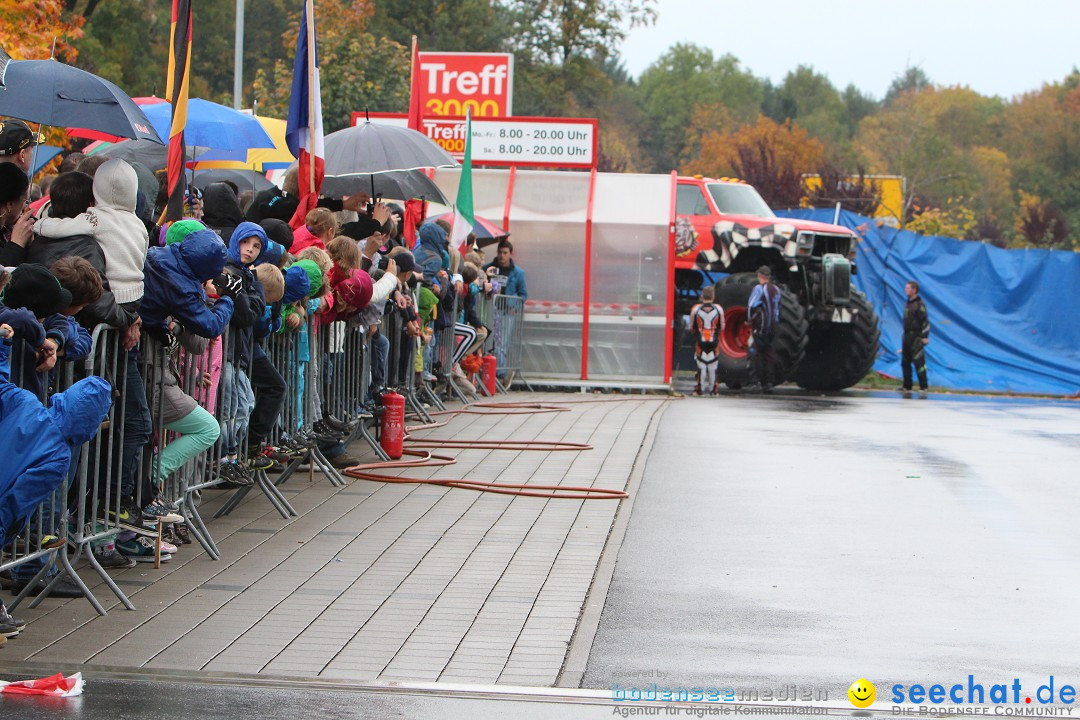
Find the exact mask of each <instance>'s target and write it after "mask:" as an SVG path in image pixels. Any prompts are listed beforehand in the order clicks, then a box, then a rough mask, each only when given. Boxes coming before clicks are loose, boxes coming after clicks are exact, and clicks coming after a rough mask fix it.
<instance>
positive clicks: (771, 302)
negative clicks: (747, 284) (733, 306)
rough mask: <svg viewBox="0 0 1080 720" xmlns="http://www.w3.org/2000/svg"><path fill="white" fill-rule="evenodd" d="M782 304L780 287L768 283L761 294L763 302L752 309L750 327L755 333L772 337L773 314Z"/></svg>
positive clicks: (764, 336)
mask: <svg viewBox="0 0 1080 720" xmlns="http://www.w3.org/2000/svg"><path fill="white" fill-rule="evenodd" d="M779 305H780V288H778V287H776V286H775V285H773V284H772V283H766V284H765V285H764V289H763V292H762V295H761V302H760V303H758V304H757V305H755V306H754V307H753V309H752V310H751V311H750V328H751V329H752V330H753V333H754V335H758V336H760V337H763V338H771V337H772V334H773V326H774V325H775V323H774V321H773V316H774V315H776V314H777V312H776V311H777V310H778V309H779Z"/></svg>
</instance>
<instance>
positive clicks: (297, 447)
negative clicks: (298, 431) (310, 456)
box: [277, 437, 308, 458]
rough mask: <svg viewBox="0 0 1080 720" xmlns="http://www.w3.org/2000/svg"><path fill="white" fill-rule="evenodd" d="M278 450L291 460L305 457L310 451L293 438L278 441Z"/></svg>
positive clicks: (283, 438)
mask: <svg viewBox="0 0 1080 720" xmlns="http://www.w3.org/2000/svg"><path fill="white" fill-rule="evenodd" d="M277 448H278V450H279V451H280V452H281V454H283V455H288V456H289V457H290V458H298V457H304V455H307V451H308V449H307V448H306V447H304V446H303V445H302V444H300V443H299V441H297V440H293V439H292V438H286V437H282V438H281V439H280V440H278V444H277Z"/></svg>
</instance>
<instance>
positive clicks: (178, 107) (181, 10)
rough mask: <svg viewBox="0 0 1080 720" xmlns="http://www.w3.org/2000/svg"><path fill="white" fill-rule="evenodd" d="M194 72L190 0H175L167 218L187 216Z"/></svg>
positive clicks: (171, 53)
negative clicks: (188, 130) (190, 100)
mask: <svg viewBox="0 0 1080 720" xmlns="http://www.w3.org/2000/svg"><path fill="white" fill-rule="evenodd" d="M190 74H191V0H172V30H171V33H170V35H169V78H168V85H167V87H166V95H168V98H169V102H170V103H172V127H171V128H169V166H168V181H169V203H168V205H167V206H166V208H165V215H164V219H165V221H166V222H173V221H175V220H179V219H181V218H182V217H184V191H185V190H187V177H186V175H185V174H184V151H185V148H184V127H185V126H186V125H187V105H188V77H189V76H190Z"/></svg>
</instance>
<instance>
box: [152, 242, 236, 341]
mask: <svg viewBox="0 0 1080 720" xmlns="http://www.w3.org/2000/svg"><path fill="white" fill-rule="evenodd" d="M224 269H225V245H224V244H223V243H222V242H221V239H220V238H219V237H218V236H217V233H215V232H214V231H213V230H197V231H195V232H193V233H191V234H190V235H188V236H187V237H186V238H184V240H183V242H178V243H175V244H173V245H169V246H168V247H163V248H150V252H148V253H147V255H146V266H145V268H144V269H143V274H144V276H145V282H146V289H145V291H144V293H145V294H144V295H143V299H142V303H141V304H140V305H139V315H140V316H142V319H143V322H144V323H146V324H147V325H158V326H161V327H165V321H166V318H169V317H172V318H175V319H176V320H177V321H178V322H179V323H180V324H181V325H183V326H184V328H185V329H187V330H189V331H191V332H193V333H195V334H196V335H199V336H201V337H204V338H215V337H218V336H219V335H221V333H223V332H224V331H225V326H226V325H228V324H229V319H230V318H231V317H232V314H233V301H232V298H230V297H228V296H225V297H222V298H219V299H218V301H217V302H216V303H214V306H213V307H209V308H208V307H207V306H206V293H204V292H203V288H202V285H203V283H204V282H206V281H207V280H210V279H212V278H215V277H217V276H218V275H220V274H221V271H222V270H224Z"/></svg>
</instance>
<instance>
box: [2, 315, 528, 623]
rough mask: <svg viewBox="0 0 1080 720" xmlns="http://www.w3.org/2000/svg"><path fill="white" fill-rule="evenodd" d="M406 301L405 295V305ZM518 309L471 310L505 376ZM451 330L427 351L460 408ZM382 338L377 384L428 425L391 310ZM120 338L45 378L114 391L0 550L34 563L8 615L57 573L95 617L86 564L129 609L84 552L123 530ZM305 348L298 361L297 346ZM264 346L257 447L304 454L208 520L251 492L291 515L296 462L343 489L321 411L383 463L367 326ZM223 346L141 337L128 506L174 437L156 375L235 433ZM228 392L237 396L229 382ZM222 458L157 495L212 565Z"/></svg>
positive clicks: (278, 337) (168, 482)
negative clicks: (181, 345)
mask: <svg viewBox="0 0 1080 720" xmlns="http://www.w3.org/2000/svg"><path fill="white" fill-rule="evenodd" d="M415 301H416V296H415V295H414V303H415ZM514 301H516V304H515V302H514ZM522 307H523V305H522V303H521V301H520V298H507V297H505V296H503V298H496V299H495V300H493V301H490V300H489V301H486V302H485V303H484V304H483V305H482V307H481V318H482V319H483V320H484V322H485V324H487V325H488V327H491V328H492V329H493V330H496V328H499V329H501V330H502V337H501V338H500V336H499V333H498V332H493V336H494V338H493V339H492V340H491V341H490V342H494V343H495V348H496V351H499V350H500V348H501V352H502V353H503V357H504V358H507V359H508V360H509V362H508V363H506V364H505V366H504V369H505V370H507V371H513V372H516V373H518V374H520V341H521V322H520V320H521V310H522ZM458 308H459V298H457V297H455V298H454V305H453V309H454V316H453V318H452V320H454V321H456V320H457V315H458ZM515 323H516V327H515ZM453 325H454V323H453V322H451V323H450V326H449V327H448V328H446V329H445V330H443V331H442V332H441V333H440V334H441V335H442V337H440V338H439V343H438V346H437V348H436V352H437V353H438V354H439V357H440V359H441V363H440V370H441V372H440V374H441V376H442V377H443V379H445V380H446V382H447V386H448V388H449V391H450V392H453V393H454V394H455V395H456V396H457V397H458V399H461V400H462V401H463V402H465V401H467V400H466V398H465V397H464V393H462V392H461V391H460V388H458V387H457V384H456V383H455V382H454V381H453V377H452V361H451V358H452V356H453V349H454V327H453ZM382 332H383V334H384V335H385V337H386V338H387V339H388V340H389V346H390V353H389V358H388V362H387V367H386V368H385V383H384V384H385V386H386V387H387V388H395V389H397V390H399V391H400V392H401V393H402V394H403V395H404V396H405V398H406V401H407V403H408V405H409V407H410V409H411V410H412V412H413V413H415V414H416V415H417V416H419V417H420V418H421V419H422V420H423V421H425V422H430V421H431V417H430V416H429V415H428V413H427V412H426V410H425V404H424V402H423V401H422V400H423V399H426V400H428V401H430V402H431V403H432V404H433V405H435V406H436V407H439V408H440V409H441V408H443V407H444V406H443V405H442V403H441V402H440V401H439V398H438V397H437V396H436V395H435V394H434V393H433V392H432V391H431V388H430V387H428V385H427V384H426V383H420V384H418V383H417V382H416V376H417V373H416V371H415V367H416V358H417V354H418V353H419V352H420V351H421V345H420V340H419V338H412V337H408V336H407V334H406V333H405V331H404V325H403V321H402V316H401V314H400V313H399V312H397V311H396V310H391V311H390V312H388V313H387V314H385V315H384V317H383V322H382ZM123 335H124V333H123V331H121V330H117V329H115V328H111V327H108V326H104V325H101V326H98V327H97V328H95V330H94V332H93V333H92V350H91V352H90V355H89V356H88V357H87V358H86V359H85V361H80V362H79V363H78V364H77V365H75V364H73V363H70V362H63V361H61V362H58V367H57V369H56V371H54V373H53V376H54V377H55V378H56V379H55V380H54V381H53V385H54V386H53V387H52V388H50V389H51V390H52V391H54V392H55V391H62V390H64V389H66V388H67V387H70V385H71V384H72V383H73V382H74V381H75V380H76V379H77V378H79V377H85V376H88V375H97V376H99V377H102V378H105V379H106V380H108V381H109V382H110V383H111V384H112V386H113V388H114V404H113V406H112V408H110V410H109V413H108V416H107V418H106V421H105V422H104V423H103V425H102V429H101V431H100V432H98V433H97V434H96V435H95V437H94V438H93V439H92V440H91V441H90V442H88V443H87V444H85V445H83V446H82V447H81V448H78V449H77V450H76V453H75V457H74V460H73V468H72V471H71V472H70V473H69V478H68V479H67V480H65V481H64V482H63V483H62V484H61V485H60V486H59V487H58V488H57V489H56V491H55V492H54V493H53V494H52V495H51V496H50V497H49V498H47V499H46V500H45V501H43V502H42V503H40V505H39V506H38V507H37V508H36V509H35V510H34V512H33V513H32V516H31V517H30V518H29V519H28V520H27V521H26V522H25V523H23V525H22V527H20V528H19V532H18V533H17V536H16V537H15V538H13V539H12V540H11V541H10V542H9V543H7V545H6V546H5V547H4V548H3V549H2V550H3V555H0V569H8V568H14V567H17V566H19V565H23V564H24V563H28V562H32V561H35V560H41V561H42V562H43V563H44V567H43V568H42V569H41V570H40V571H39V572H38V573H37V575H36V576H35V578H34V580H33V581H32V582H31V583H30V587H29V588H27V589H26V590H24V591H23V592H22V593H21V594H20V596H19V597H17V598H16V599H15V601H14V602H13V603H12V604H11V607H16V606H17V605H18V604H19V603H20V602H21V601H22V600H23V598H24V597H25V596H26V595H27V594H29V592H30V591H31V589H32V588H33V585H34V584H35V583H36V582H37V581H38V580H39V579H41V578H44V577H46V574H47V572H48V569H49V567H50V566H54V565H57V564H59V565H60V567H61V572H60V573H59V574H57V575H55V576H54V577H53V578H52V579H51V580H50V587H51V585H52V584H55V583H56V582H59V579H60V578H62V577H64V576H67V577H70V578H71V579H72V581H73V582H74V583H76V584H77V585H78V586H79V587H80V589H81V590H82V591H83V593H84V595H85V597H86V598H87V600H88V601H89V602H90V603H91V604H92V605H93V607H94V608H95V610H96V611H97V612H98V613H100V614H102V615H104V614H105V609H104V607H103V606H102V604H101V603H100V602H99V601H98V600H97V598H95V597H94V595H93V594H92V593H91V592H90V589H89V588H88V587H87V585H86V583H85V582H83V581H82V579H81V578H79V576H78V573H77V572H76V571H75V568H74V566H75V564H77V563H78V561H79V560H80V559H82V558H85V559H86V561H87V562H88V563H89V565H90V566H91V567H92V568H93V569H94V571H95V572H97V573H98V575H99V576H100V577H101V578H102V580H103V581H104V582H105V583H106V585H107V587H108V588H109V589H110V591H112V592H113V593H114V594H115V595H116V597H117V598H118V599H119V600H120V601H121V602H122V603H123V604H124V606H125V607H127V608H128V609H131V610H134V609H135V607H134V605H133V604H132V603H131V601H130V600H129V599H128V598H127V597H126V596H125V595H124V593H123V592H122V591H121V590H120V589H119V587H117V585H116V583H115V582H114V581H113V580H112V579H111V577H110V576H109V574H108V573H107V572H105V570H104V569H103V568H102V567H101V566H100V564H99V563H98V561H97V559H96V558H95V556H94V554H93V552H92V551H91V550H92V546H93V545H94V544H97V543H100V542H107V541H108V540H110V539H115V538H116V537H117V536H118V535H119V534H120V533H121V532H124V531H125V530H126V527H125V526H124V525H122V524H121V523H120V522H119V520H118V518H119V517H120V514H121V500H122V498H121V465H122V460H121V458H122V454H123V445H124V440H125V426H126V422H125V420H126V419H127V418H125V412H124V406H125V403H124V401H123V395H122V393H123V391H124V388H125V387H127V380H128V378H127V373H128V368H129V366H130V364H129V359H128V358H129V353H128V352H127V351H125V350H123V348H122V346H121V343H122V341H123ZM305 339H306V343H307V354H306V356H305V354H304V348H303V342H302V340H305ZM16 342H18V341H16ZM263 342H264V348H265V351H266V353H267V355H268V358H269V360H270V362H271V364H272V365H273V366H274V367H275V368H276V369H277V370H278V372H280V373H281V375H282V377H283V379H284V381H285V385H286V394H285V399H284V402H283V405H282V408H281V412H280V414H279V416H278V419H277V423H276V424H275V426H274V428H273V430H272V431H271V435H270V437H268V438H267V440H268V442H269V443H270V444H272V445H275V446H280V445H282V444H287V445H290V446H292V447H293V448H294V449H303V450H305V451H306V452H305V453H304V455H301V456H300V457H295V458H294V459H292V460H291V461H289V462H288V463H287V464H286V467H285V468H284V471H283V472H282V473H281V474H280V475H279V476H277V477H276V478H275V479H273V480H271V478H270V477H268V476H267V474H266V472H265V471H255V472H254V473H253V476H254V477H253V480H254V484H253V485H251V486H243V487H240V488H237V489H236V490H235V491H234V492H233V493H232V495H231V496H230V497H229V498H228V499H227V501H226V502H225V503H224V504H223V506H222V507H221V508H220V509H219V510H218V512H217V513H216V515H215V517H219V516H222V515H225V514H228V513H229V512H231V511H232V510H233V509H235V508H236V507H237V506H238V505H239V503H240V502H241V501H242V500H243V498H244V497H245V496H246V495H247V494H248V493H249V492H250V490H251V488H252V487H258V488H259V489H260V490H261V491H262V492H263V493H264V494H265V496H266V497H267V499H268V500H269V502H270V503H271V505H272V506H273V507H274V508H275V510H277V512H278V513H279V514H281V516H282V517H284V518H288V517H290V516H295V515H296V514H297V513H296V510H295V509H294V508H293V507H292V505H291V504H290V503H289V502H288V500H287V499H286V498H285V496H284V495H283V494H282V493H281V491H280V489H279V486H280V485H281V484H282V483H284V482H285V481H287V480H288V479H289V477H290V476H291V475H292V474H293V473H295V471H296V470H297V469H298V468H299V466H300V465H301V464H302V463H303V462H305V461H310V463H311V468H312V472H313V471H314V470H315V469H318V470H319V471H320V472H322V473H323V474H324V475H326V476H327V478H328V479H329V480H330V482H331V483H332V484H334V485H335V486H341V485H344V484H345V481H344V480H343V479H342V478H341V476H340V475H339V474H338V472H337V471H336V470H335V469H334V468H333V466H332V465H331V464H330V463H329V461H327V459H326V458H325V456H324V455H323V453H322V452H321V450H320V449H319V444H318V439H317V437H316V434H315V432H314V429H313V426H314V424H315V422H316V421H318V420H319V419H321V418H322V416H323V414H324V412H325V414H326V415H329V416H333V417H336V418H337V419H339V420H341V421H343V422H347V423H351V424H352V431H351V433H350V434H349V437H348V439H347V440H346V442H352V441H354V440H356V439H359V438H363V439H364V440H365V441H366V442H367V443H368V445H369V446H370V447H371V448H372V450H373V451H374V452H375V453H377V454H378V455H379V456H380V457H382V458H383V459H385V458H386V455H385V453H384V452H383V451H382V448H381V447H380V446H379V444H378V442H377V441H376V440H375V438H374V437H373V435H372V433H371V431H370V427H369V424H370V423H371V422H372V421H373V419H374V418H373V414H372V412H370V411H369V408H368V406H367V404H368V402H369V398H368V393H369V388H370V373H371V360H372V354H371V351H370V343H369V337H368V333H367V328H365V327H364V326H362V325H359V324H354V323H344V322H338V323H333V324H325V323H324V324H318V323H317V321H316V319H315V318H313V317H309V318H308V320H307V322H306V324H305V325H303V326H302V327H301V328H300V330H299V331H297V332H288V331H286V332H284V333H278V334H274V335H272V336H271V337H269V338H267V339H266V340H265V341H263ZM515 343H516V345H515ZM231 345H232V340H231V336H230V333H229V330H228V329H226V331H225V333H224V334H223V335H222V337H221V338H218V339H216V340H213V341H210V342H208V343H207V345H206V347H205V349H204V350H203V351H202V352H191V351H188V350H180V351H177V352H176V353H174V354H170V353H169V352H168V351H167V350H166V349H165V348H164V347H162V346H161V344H160V343H158V342H157V341H156V340H154V339H152V338H150V337H148V336H144V337H143V338H142V344H141V352H140V353H139V357H140V362H139V363H138V364H136V365H135V367H136V368H137V369H138V370H139V372H140V376H141V378H140V379H141V383H139V385H142V386H145V388H146V393H147V401H148V403H149V405H150V407H149V410H150V416H151V419H152V420H153V431H152V433H151V449H152V450H151V451H145V450H142V451H140V453H139V454H140V456H142V457H140V458H137V459H136V463H137V465H136V467H137V470H136V473H135V477H136V486H135V487H136V500H137V504H138V506H139V507H143V506H145V505H146V504H147V503H148V502H149V501H150V500H152V499H154V498H153V497H152V496H149V495H151V494H156V491H157V488H155V487H154V486H153V485H152V481H151V478H152V477H154V473H153V470H154V463H155V462H158V463H160V452H161V451H162V450H164V449H166V448H167V447H168V446H169V444H170V443H172V442H175V441H176V439H177V437H179V436H178V435H176V434H175V433H171V432H168V431H166V430H165V429H164V424H163V422H162V420H163V417H164V415H163V413H164V409H165V408H164V392H163V389H164V383H165V382H166V378H167V376H168V372H167V371H170V372H171V373H174V374H175V377H176V380H177V384H178V387H179V388H180V389H181V390H183V391H184V392H185V393H187V394H188V395H190V396H191V397H192V398H193V399H194V400H195V401H196V402H197V403H198V404H200V405H201V406H203V407H204V408H205V409H206V410H208V411H209V412H210V413H211V415H213V416H215V418H217V419H219V420H220V421H224V424H225V425H226V426H227V427H231V428H232V429H233V430H234V431H235V430H236V426H237V424H238V418H237V417H236V416H235V413H234V411H235V407H234V408H229V407H225V405H226V403H225V393H224V389H225V388H224V386H225V380H226V374H227V373H229V372H232V373H234V374H235V373H237V372H238V369H237V367H236V366H235V365H231V367H230V363H228V362H227V360H228V359H229V358H230V357H231V356H232V353H231ZM16 355H17V353H13V357H14V356H16ZM14 365H16V367H13V368H12V370H13V378H14V379H15V381H16V384H19V385H22V383H20V382H19V379H20V378H19V377H18V375H17V374H16V373H23V374H24V373H26V372H36V370H34V369H32V368H31V369H25V368H20V367H17V363H14ZM249 367H250V366H249ZM231 380H233V381H234V382H235V381H236V380H237V378H236V377H232V378H231ZM508 382H509V381H508ZM234 387H238V384H237V385H234ZM320 395H321V398H320ZM41 400H42V401H43V402H46V403H47V401H48V392H43V393H42V397H41ZM235 437H236V441H237V444H238V448H237V458H238V459H239V460H241V461H243V460H245V459H246V458H247V455H248V453H247V450H248V448H247V447H246V445H247V432H242V431H241V432H236V433H235ZM224 452H225V449H224V444H223V442H222V441H221V440H219V442H218V443H216V444H215V445H214V446H211V447H210V448H209V449H208V450H206V451H204V452H201V453H198V454H197V455H195V456H194V457H193V458H191V459H189V460H188V461H187V462H186V463H185V464H184V465H183V466H182V467H180V468H179V469H178V470H176V471H175V472H173V473H171V474H170V475H169V477H167V478H165V479H164V485H163V487H162V493H161V494H162V496H163V498H164V499H165V500H168V501H177V503H178V507H179V512H180V514H181V515H183V517H184V518H185V521H186V523H187V525H188V527H189V528H190V531H191V534H192V536H193V537H194V538H195V539H196V540H197V541H198V542H199V543H200V545H201V546H202V547H203V548H204V549H205V550H206V552H207V555H208V556H209V557H211V558H213V559H219V558H220V557H221V553H220V551H219V549H218V547H217V545H216V543H215V542H214V539H213V537H212V536H211V533H210V530H209V528H208V527H207V523H206V522H205V521H204V519H203V517H202V516H201V514H200V513H199V506H200V504H201V499H202V495H203V491H204V490H206V489H209V488H212V487H216V486H219V485H220V484H221V482H222V477H221V474H220V473H221V465H222V461H223V459H224ZM155 458H156V460H155ZM136 520H138V519H136ZM50 536H56V538H58V540H56V541H51V540H49V538H50ZM61 543H62V544H61ZM57 544H60V548H63V547H64V546H66V545H69V546H70V547H71V553H70V556H69V553H68V552H66V551H61V550H60V549H59V548H58V547H57ZM44 597H47V592H44V593H41V594H40V595H39V597H37V598H35V599H34V601H33V603H32V605H33V606H36V605H37V603H39V602H40V601H41V599H43V598H44Z"/></svg>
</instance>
